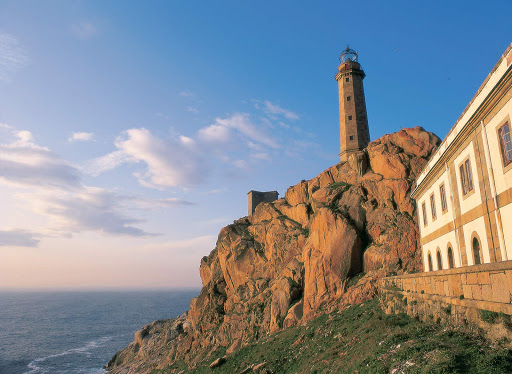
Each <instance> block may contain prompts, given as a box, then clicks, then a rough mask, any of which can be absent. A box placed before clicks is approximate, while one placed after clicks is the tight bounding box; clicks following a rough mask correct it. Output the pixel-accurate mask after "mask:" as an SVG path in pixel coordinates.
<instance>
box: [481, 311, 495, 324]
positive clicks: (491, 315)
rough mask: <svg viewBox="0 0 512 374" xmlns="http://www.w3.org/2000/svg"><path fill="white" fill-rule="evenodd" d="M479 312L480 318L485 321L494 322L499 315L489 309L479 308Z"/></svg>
mask: <svg viewBox="0 0 512 374" xmlns="http://www.w3.org/2000/svg"><path fill="white" fill-rule="evenodd" d="M479 314H480V319H481V320H482V321H484V322H487V323H495V322H496V320H497V319H498V316H499V315H498V313H496V312H492V311H490V310H483V309H480V310H479Z"/></svg>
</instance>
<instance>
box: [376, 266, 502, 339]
mask: <svg viewBox="0 0 512 374" xmlns="http://www.w3.org/2000/svg"><path fill="white" fill-rule="evenodd" d="M379 291H380V292H379V293H380V301H381V306H382V308H383V310H384V312H385V313H387V314H391V313H407V314H408V315H409V316H411V317H415V318H419V319H420V320H423V321H432V322H441V323H447V324H451V325H456V326H466V327H470V328H475V327H476V328H480V329H481V330H482V331H483V332H484V333H485V334H486V335H490V337H491V338H493V339H503V338H505V339H508V341H512V339H511V338H512V332H511V330H510V328H508V327H507V326H509V325H510V316H511V315H512V304H511V301H512V298H511V294H512V261H503V262H494V263H490V264H483V265H477V266H467V267H462V268H455V269H449V270H440V271H434V272H428V273H419V274H407V275H401V276H395V277H387V278H383V279H382V280H381V282H380V285H379Z"/></svg>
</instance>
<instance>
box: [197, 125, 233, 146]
mask: <svg viewBox="0 0 512 374" xmlns="http://www.w3.org/2000/svg"><path fill="white" fill-rule="evenodd" d="M198 137H199V139H200V140H201V141H203V142H205V143H219V144H225V143H228V142H229V141H231V139H232V136H231V130H230V129H229V128H228V127H226V126H224V125H218V124H213V125H210V126H207V127H203V128H202V129H200V130H199V132H198Z"/></svg>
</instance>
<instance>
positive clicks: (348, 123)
mask: <svg viewBox="0 0 512 374" xmlns="http://www.w3.org/2000/svg"><path fill="white" fill-rule="evenodd" d="M357 57H358V56H357V52H356V51H354V50H353V49H350V48H349V46H347V48H346V49H345V50H344V51H343V52H342V53H341V55H340V65H339V66H338V74H336V76H335V79H336V81H337V82H338V92H339V107H340V154H339V156H340V160H341V161H347V160H348V156H349V155H350V154H351V153H354V152H358V151H360V150H361V149H363V148H365V147H366V146H367V145H368V143H369V142H370V130H369V129H368V116H367V114H366V102H365V99H364V89H363V79H364V77H365V74H364V71H363V69H362V68H361V65H360V64H359V62H358V61H357Z"/></svg>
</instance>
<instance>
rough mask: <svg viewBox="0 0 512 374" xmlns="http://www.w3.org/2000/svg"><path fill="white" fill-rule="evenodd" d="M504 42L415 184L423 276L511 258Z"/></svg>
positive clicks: (510, 107)
mask: <svg viewBox="0 0 512 374" xmlns="http://www.w3.org/2000/svg"><path fill="white" fill-rule="evenodd" d="M511 98H512V44H511V45H509V47H508V48H507V49H506V51H505V53H504V54H503V56H502V57H501V58H500V60H499V61H498V63H497V64H496V66H495V67H494V68H493V69H492V71H491V72H490V74H489V75H488V76H487V78H486V79H485V81H484V82H483V83H482V85H481V86H480V88H479V89H478V91H477V93H476V94H475V96H474V97H473V99H472V100H471V101H470V102H469V104H468V106H467V107H466V109H465V110H464V111H463V112H462V114H461V116H460V117H459V119H458V120H457V122H456V123H455V125H454V126H453V127H452V129H451V130H450V132H449V133H448V135H447V136H446V138H445V139H444V140H443V142H442V143H441V145H440V146H439V149H438V150H437V152H436V153H435V154H434V155H432V157H431V159H430V160H429V162H428V164H427V166H426V167H425V169H424V170H423V172H422V173H421V174H420V176H419V177H418V179H417V181H416V188H415V189H414V191H413V192H412V197H413V198H415V199H416V202H417V206H418V215H419V217H418V222H419V226H420V238H421V242H420V244H421V247H422V255H423V264H424V268H425V271H435V270H441V269H449V268H453V267H461V266H471V265H478V264H481V263H489V262H495V261H506V260H512V204H511V203H512V143H511V131H512V122H511V117H512V99H511Z"/></svg>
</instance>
